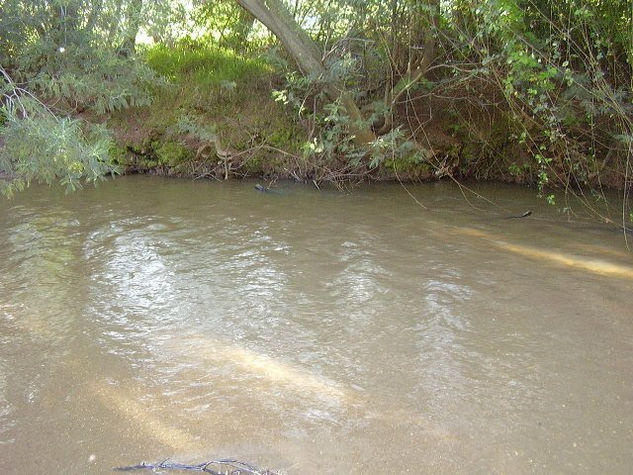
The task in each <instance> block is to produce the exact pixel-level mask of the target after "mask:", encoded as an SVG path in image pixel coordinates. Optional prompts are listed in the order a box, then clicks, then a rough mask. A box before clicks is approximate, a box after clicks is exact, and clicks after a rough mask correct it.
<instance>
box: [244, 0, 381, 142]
mask: <svg viewBox="0 0 633 475" xmlns="http://www.w3.org/2000/svg"><path fill="white" fill-rule="evenodd" d="M237 2H238V3H239V4H240V5H241V6H242V7H243V8H245V9H246V10H247V11H249V12H250V13H251V14H252V15H253V16H254V17H255V18H257V19H258V20H259V21H260V22H262V23H263V24H264V25H265V26H266V27H267V28H268V29H269V30H270V31H271V32H272V33H273V34H274V35H275V36H277V38H279V40H280V41H281V43H282V44H283V45H284V47H285V48H286V49H287V50H288V52H289V53H290V55H291V56H292V58H293V59H294V60H295V62H296V63H297V66H299V68H300V69H301V71H302V72H303V73H304V74H305V75H307V76H310V77H311V78H313V79H315V80H318V81H321V82H323V87H324V90H325V92H326V93H327V94H328V96H329V97H330V99H331V100H333V101H334V100H339V101H340V102H341V104H342V105H343V107H344V108H345V110H346V112H347V114H348V116H349V119H350V128H351V131H352V133H353V135H354V141H355V143H356V144H357V145H360V146H362V145H367V144H368V143H370V142H373V141H374V140H375V139H376V136H375V134H374V133H373V132H372V130H371V129H370V126H369V122H368V121H367V120H366V119H365V118H364V117H363V114H362V113H361V111H360V109H359V107H358V105H357V104H356V102H355V101H354V98H353V97H352V95H351V94H350V93H349V91H347V90H346V88H345V87H344V85H343V84H341V83H340V82H339V81H336V80H333V79H331V77H330V75H328V72H327V70H326V68H325V66H324V65H323V63H322V61H321V51H320V50H319V47H318V46H317V45H316V43H315V42H314V41H313V40H312V38H310V36H309V35H308V34H307V33H306V32H305V31H304V30H303V29H302V28H301V27H300V26H299V25H298V24H297V22H296V21H295V19H294V18H293V16H292V15H291V14H290V12H289V11H288V10H287V9H286V7H285V6H284V4H283V3H282V2H281V1H280V0H237Z"/></svg>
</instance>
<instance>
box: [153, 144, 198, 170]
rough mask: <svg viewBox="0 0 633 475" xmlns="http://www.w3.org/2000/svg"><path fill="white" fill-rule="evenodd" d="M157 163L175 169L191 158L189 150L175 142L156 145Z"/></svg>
mask: <svg viewBox="0 0 633 475" xmlns="http://www.w3.org/2000/svg"><path fill="white" fill-rule="evenodd" d="M155 153H156V157H157V158H158V163H159V164H161V165H168V166H170V167H175V166H177V165H179V164H181V163H183V162H186V161H187V160H189V159H191V158H192V155H193V154H192V153H191V151H190V150H189V149H187V148H186V147H184V146H183V145H181V144H179V143H176V142H164V143H161V144H160V145H158V147H157V148H156V150H155Z"/></svg>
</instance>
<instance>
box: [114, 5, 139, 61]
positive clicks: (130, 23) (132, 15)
mask: <svg viewBox="0 0 633 475" xmlns="http://www.w3.org/2000/svg"><path fill="white" fill-rule="evenodd" d="M141 10H143V0H130V3H128V6H127V9H126V12H125V16H126V20H127V27H126V29H125V32H124V36H123V42H122V43H121V46H120V47H119V54H121V55H122V56H129V55H130V54H133V53H134V52H135V51H136V35H138V30H139V26H140V24H141Z"/></svg>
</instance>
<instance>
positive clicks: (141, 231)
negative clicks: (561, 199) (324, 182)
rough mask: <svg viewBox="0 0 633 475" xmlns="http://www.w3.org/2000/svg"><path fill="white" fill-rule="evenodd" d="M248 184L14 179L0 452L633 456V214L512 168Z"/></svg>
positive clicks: (583, 466) (110, 458) (82, 456)
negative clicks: (572, 205)
mask: <svg viewBox="0 0 633 475" xmlns="http://www.w3.org/2000/svg"><path fill="white" fill-rule="evenodd" d="M253 185H254V182H229V183H217V182H215V183H214V182H202V181H200V182H191V181H186V180H176V179H172V180H169V179H162V178H150V177H121V178H119V179H117V180H114V181H110V182H107V183H103V184H100V185H99V186H98V187H97V188H87V189H85V190H83V191H79V192H77V193H70V194H65V193H64V191H63V190H59V189H55V188H48V187H41V186H34V187H32V188H30V189H29V190H27V191H26V192H24V193H21V194H18V195H17V196H16V197H15V198H14V199H13V200H10V201H6V200H3V201H0V473H3V474H14V473H15V474H25V473H41V472H45V473H70V474H84V473H109V472H110V471H111V470H112V468H113V467H118V466H125V465H134V464H137V463H139V462H141V461H148V462H157V461H161V460H164V459H166V458H168V457H169V458H171V460H174V461H178V462H186V463H191V462H202V461H205V460H210V459H218V458H234V459H238V460H243V461H247V462H250V463H251V464H253V465H256V466H258V467H261V468H269V469H272V470H278V471H280V472H282V473H288V474H299V473H300V474H312V473H314V474H322V473H337V474H338V473H374V472H384V473H402V472H410V473H630V470H631V467H633V293H632V289H633V254H631V253H629V252H627V251H626V249H625V246H624V240H623V236H622V234H618V233H617V232H614V231H612V230H610V229H609V228H607V227H601V226H599V225H595V224H591V223H589V222H587V221H582V220H573V221H572V222H569V221H568V220H567V219H566V218H565V217H564V216H563V215H562V214H560V213H558V211H557V208H556V207H551V206H547V205H546V204H545V203H543V201H542V200H538V199H537V198H536V197H535V196H534V195H535V193H534V191H533V190H529V189H525V188H520V187H511V186H493V185H485V186H484V185H479V186H477V191H478V192H479V193H481V194H482V195H484V196H486V197H487V198H489V199H491V200H492V201H493V203H494V204H491V203H489V202H487V201H485V200H483V199H481V198H478V197H476V196H474V195H472V194H467V198H468V200H465V199H464V196H463V195H462V193H461V192H460V190H459V189H458V188H457V187H456V186H455V185H453V184H446V183H439V184H426V185H415V186H414V185H411V186H407V188H406V189H405V188H403V187H402V186H399V185H397V184H396V185H375V186H371V187H359V188H355V189H353V190H350V191H348V192H341V191H332V190H331V191H325V190H324V191H319V190H316V189H314V188H311V187H308V186H302V185H296V184H291V183H284V184H280V185H279V187H280V188H281V189H283V192H282V193H280V194H270V193H260V192H258V191H256V190H255V189H254V188H253ZM527 209H531V210H533V214H532V216H530V217H528V218H525V219H501V218H502V217H503V216H504V215H506V214H521V213H522V212H523V211H525V210H527Z"/></svg>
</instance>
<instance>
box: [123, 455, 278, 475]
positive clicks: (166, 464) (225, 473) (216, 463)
mask: <svg viewBox="0 0 633 475" xmlns="http://www.w3.org/2000/svg"><path fill="white" fill-rule="evenodd" d="M136 470H152V471H156V470H180V471H190V472H205V473H211V474H212V475H241V474H245V475H275V474H274V472H270V471H268V470H260V469H258V468H256V467H253V466H252V465H250V464H248V463H246V462H240V461H239V460H229V459H222V460H210V461H208V462H202V463H199V464H194V465H188V464H184V463H178V462H170V461H169V459H166V460H163V461H162V462H159V463H146V462H141V463H140V464H138V465H130V466H128V467H116V468H114V471H115V472H133V471H136Z"/></svg>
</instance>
